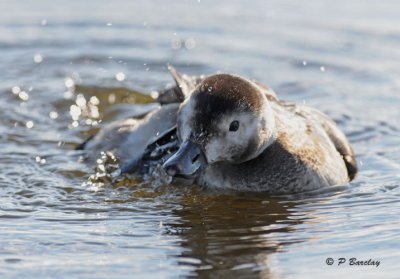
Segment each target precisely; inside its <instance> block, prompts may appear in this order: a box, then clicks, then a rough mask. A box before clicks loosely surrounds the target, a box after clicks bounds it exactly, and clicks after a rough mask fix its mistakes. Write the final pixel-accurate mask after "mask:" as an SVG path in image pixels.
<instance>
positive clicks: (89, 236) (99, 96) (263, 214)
mask: <svg viewBox="0 0 400 279" xmlns="http://www.w3.org/2000/svg"><path fill="white" fill-rule="evenodd" d="M399 9H400V6H399V4H398V3H397V2H396V1H385V3H380V4H379V5H377V4H375V3H374V2H372V1H358V0H357V1H352V2H351V3H349V2H348V1H344V0H339V1H335V2H334V3H333V2H330V1H318V2H316V3H308V4H307V5H305V4H304V3H299V2H296V1H285V2H282V1H272V2H271V1H270V2H268V3H267V2H265V1H253V2H252V3H251V4H250V3H249V2H248V1H247V2H246V1H218V2H215V1H214V2H212V3H211V2H209V1H207V0H202V1H178V0H177V1H172V2H171V3H170V4H169V7H168V8H166V7H165V4H164V2H161V1H156V2H153V1H152V2H149V1H147V2H146V1H113V2H109V1H96V2H89V1H86V2H79V1H76V2H75V1H72V2H71V1H68V2H67V1H57V2H56V1H48V0H46V1H42V2H40V3H38V2H36V1H35V2H33V1H32V2H28V1H3V2H0V31H1V32H0V50H1V53H2V55H1V56H0V61H1V63H0V73H1V74H2V78H1V80H0V139H1V140H0V169H1V172H0V277H1V278H25V277H26V278H31V277H35V278H61V277H68V278H71V277H79V278H110V277H112V278H114V277H117V278H131V277H132V276H133V277H135V276H137V277H140V278H146V277H162V278H163V277H168V278H170V277H201V278H203V277H204V278H208V277H211V278H221V277H222V278H224V277H227V278H231V277H245V278H252V277H255V278H257V277H262V278H314V277H324V278H337V277H338V276H341V277H344V278H396V276H395V275H397V274H398V271H399V270H398V264H397V263H398V260H399V258H400V254H399V251H400V250H399V246H398V243H399V240H400V234H399V230H398V227H399V223H400V222H399V218H398V216H399V213H400V212H399V209H400V207H399V204H400V203H399V199H400V187H399V181H400V175H399V173H400V172H399V171H400V149H399V146H400V142H399V138H400V137H399V136H400V132H399V131H400V129H399V127H400V125H399V124H400V123H399V119H400V112H399V109H398V107H399V104H400V95H399V94H398V92H399V89H400V83H399V76H398V73H399V72H400V67H399V64H398V63H397V61H398V60H399V59H400V51H399V50H400V47H399V45H400V30H399V29H398V26H399V23H400V22H399V17H398V13H399ZM167 63H172V64H173V65H174V66H175V67H176V68H177V69H179V70H180V71H182V72H185V73H188V74H194V75H199V74H210V73H214V72H217V71H226V72H233V73H237V74H242V75H244V76H247V77H250V78H254V79H258V80H260V81H262V82H265V83H268V84H269V85H270V86H271V87H273V88H274V89H275V91H276V92H278V94H279V96H280V97H281V98H284V99H290V100H294V101H297V102H304V103H307V104H309V105H312V106H315V107H317V108H319V109H321V110H323V111H324V112H326V113H327V114H329V115H330V116H331V117H333V118H334V119H335V120H336V121H337V122H338V123H339V125H340V127H341V129H343V130H344V131H345V133H346V134H347V135H348V137H349V138H350V140H351V141H352V142H353V144H354V147H355V150H356V153H357V159H358V162H359V165H360V168H361V172H360V174H359V175H358V177H357V178H356V180H355V181H354V182H352V183H351V184H350V185H344V186H338V187H332V188H330V189H324V190H319V191H316V192H312V193H304V194H298V195H294V196H279V197H271V196H266V195H259V194H251V195H250V194H242V193H240V194H237V193H217V192H209V191H204V190H200V189H198V188H197V187H195V186H193V187H190V186H189V187H188V186H184V185H174V186H173V185H171V186H165V185H159V184H160V183H153V182H152V181H149V182H143V181H141V180H139V179H137V178H136V177H125V178H123V179H120V180H118V181H114V182H111V180H110V178H109V177H108V176H107V171H108V170H106V169H104V171H103V170H101V169H97V171H95V170H94V169H93V168H92V167H90V166H88V165H86V164H85V163H84V162H83V160H82V154H81V153H80V152H78V151H74V147H75V146H76V145H77V144H79V143H80V142H81V141H82V140H83V139H84V138H86V137H88V136H89V135H91V134H93V133H95V132H96V131H97V130H98V129H99V128H100V127H101V126H102V125H103V123H108V122H110V121H112V120H115V119H120V118H126V117H130V116H136V117H141V116H143V115H144V114H145V113H146V112H147V111H149V110H151V109H153V108H154V107H155V106H156V105H155V104H151V103H148V102H149V101H152V99H153V98H155V97H156V93H155V92H156V91H157V90H162V89H164V88H165V87H166V86H168V84H169V85H171V84H172V79H171V78H170V76H169V74H168V71H167V68H166V65H167ZM138 92H145V93H147V94H146V95H142V94H138ZM103 159H104V160H108V159H110V158H107V156H106V157H104V158H103ZM100 163H102V162H100ZM100 165H101V164H100ZM328 257H332V258H333V259H334V260H337V259H338V258H340V257H344V258H346V259H349V258H352V257H356V258H358V259H360V260H368V259H372V260H380V261H381V265H380V266H379V267H373V266H364V267H354V266H353V267H352V266H349V265H343V266H337V265H333V266H328V265H327V264H326V259H327V258H328Z"/></svg>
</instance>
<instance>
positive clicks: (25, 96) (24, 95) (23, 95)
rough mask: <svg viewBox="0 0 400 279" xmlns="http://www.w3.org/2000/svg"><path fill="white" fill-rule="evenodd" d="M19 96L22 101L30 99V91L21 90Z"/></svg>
mask: <svg viewBox="0 0 400 279" xmlns="http://www.w3.org/2000/svg"><path fill="white" fill-rule="evenodd" d="M18 97H19V98H20V99H21V100H22V101H28V99H29V95H28V93H26V92H25V91H21V92H19V94H18Z"/></svg>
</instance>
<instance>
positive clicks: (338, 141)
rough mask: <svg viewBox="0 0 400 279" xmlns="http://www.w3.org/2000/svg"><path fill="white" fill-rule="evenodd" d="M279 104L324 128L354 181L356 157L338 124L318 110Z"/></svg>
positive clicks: (293, 104)
mask: <svg viewBox="0 0 400 279" xmlns="http://www.w3.org/2000/svg"><path fill="white" fill-rule="evenodd" d="M279 104H280V105H281V106H284V107H285V109H287V110H289V111H291V112H292V113H295V114H297V115H300V116H302V117H304V118H305V119H307V120H308V121H312V122H313V123H315V124H317V125H319V126H321V127H322V128H323V130H324V131H325V133H326V134H327V135H328V137H329V139H330V140H331V141H332V143H333V145H334V146H335V148H336V150H337V151H338V152H339V154H340V155H341V156H342V158H343V161H344V163H345V165H346V168H347V173H348V177H349V180H350V181H351V180H353V179H354V178H355V176H356V174H357V172H358V168H357V161H356V157H355V154H354V151H353V148H352V147H351V145H350V143H349V141H348V140H347V138H346V136H345V135H344V134H343V132H342V131H341V130H340V129H339V127H338V126H337V125H336V123H335V122H334V121H333V120H332V119H331V118H329V117H328V116H327V115H326V114H324V113H322V112H321V111H319V110H317V109H314V108H311V107H308V106H303V105H298V104H295V103H292V102H285V101H279Z"/></svg>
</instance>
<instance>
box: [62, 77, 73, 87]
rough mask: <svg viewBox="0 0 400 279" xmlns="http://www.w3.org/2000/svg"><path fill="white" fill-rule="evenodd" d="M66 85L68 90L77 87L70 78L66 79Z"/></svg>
mask: <svg viewBox="0 0 400 279" xmlns="http://www.w3.org/2000/svg"><path fill="white" fill-rule="evenodd" d="M64 83H65V87H67V88H73V87H74V86H75V82H74V80H73V79H72V78H70V77H67V78H65V82H64Z"/></svg>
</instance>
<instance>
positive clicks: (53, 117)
mask: <svg viewBox="0 0 400 279" xmlns="http://www.w3.org/2000/svg"><path fill="white" fill-rule="evenodd" d="M49 117H50V118H51V119H56V118H57V117H58V113H57V112H56V111H51V112H50V113H49Z"/></svg>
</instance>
